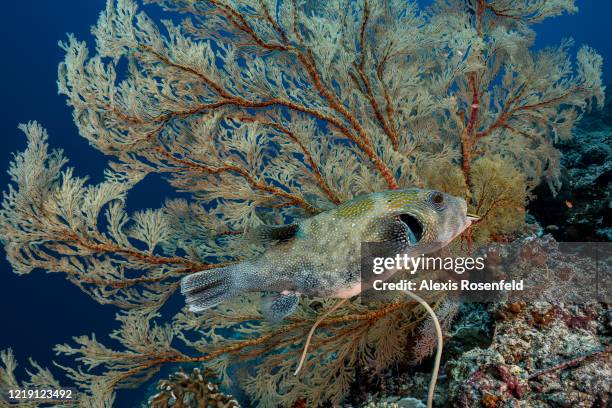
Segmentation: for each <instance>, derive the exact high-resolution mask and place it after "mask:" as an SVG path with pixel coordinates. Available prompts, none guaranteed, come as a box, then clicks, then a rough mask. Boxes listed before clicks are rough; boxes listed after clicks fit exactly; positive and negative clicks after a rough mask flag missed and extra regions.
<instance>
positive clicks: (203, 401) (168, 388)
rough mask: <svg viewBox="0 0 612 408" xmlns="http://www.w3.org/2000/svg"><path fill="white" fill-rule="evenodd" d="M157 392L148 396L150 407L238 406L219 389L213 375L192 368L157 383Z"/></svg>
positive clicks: (197, 407)
mask: <svg viewBox="0 0 612 408" xmlns="http://www.w3.org/2000/svg"><path fill="white" fill-rule="evenodd" d="M157 388H158V389H159V390H160V392H159V393H157V394H155V395H153V396H152V397H151V398H149V406H150V407H151V408H169V407H176V408H240V405H238V402H237V401H236V400H235V399H233V398H232V396H231V395H225V394H223V393H222V392H221V391H219V386H218V385H217V384H216V383H215V382H214V375H213V374H212V373H210V372H204V373H202V371H201V370H200V369H199V368H194V369H193V371H192V372H191V373H190V374H187V373H185V371H184V370H182V369H181V370H179V371H178V372H176V373H173V374H171V375H170V376H169V377H168V378H167V379H165V380H161V381H160V382H159V384H158V385H157Z"/></svg>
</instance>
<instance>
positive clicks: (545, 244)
mask: <svg viewBox="0 0 612 408" xmlns="http://www.w3.org/2000/svg"><path fill="white" fill-rule="evenodd" d="M526 243H531V247H527V246H526ZM559 246H560V245H559V244H558V243H556V242H555V241H554V239H552V237H550V236H545V237H543V238H535V237H526V238H523V239H521V240H517V241H515V242H513V243H512V244H495V245H493V246H492V247H491V248H489V251H490V252H491V253H493V252H494V250H497V251H500V250H502V249H504V250H506V251H508V252H513V251H516V253H517V254H518V255H519V256H521V257H523V261H522V262H516V263H514V265H516V267H517V269H520V271H519V272H518V273H517V276H521V277H524V278H527V277H529V276H532V277H534V278H533V279H529V280H530V281H533V282H534V284H533V288H534V290H532V291H529V290H527V291H526V293H525V294H524V296H523V295H522V296H521V299H520V300H510V301H503V302H500V301H497V302H495V303H487V304H479V303H472V304H464V305H463V306H462V308H461V311H462V313H460V314H459V315H458V317H457V319H456V321H455V323H454V324H453V325H452V326H451V327H450V328H449V331H448V333H449V335H452V336H453V338H452V339H451V341H450V342H449V343H448V344H447V346H446V347H445V354H444V356H445V358H444V366H443V369H442V375H441V376H440V383H439V385H438V389H437V391H436V396H435V402H436V404H435V405H436V406H452V407H466V408H467V407H470V408H475V407H512V406H521V407H526V408H529V407H600V406H601V407H604V406H608V405H609V404H610V401H612V400H611V398H612V388H611V387H610V378H612V359H610V352H612V348H611V347H612V345H611V340H612V324H611V320H610V319H611V316H612V310H611V309H610V306H609V303H598V302H596V301H595V300H594V297H593V296H587V297H584V296H585V295H584V294H583V295H580V296H577V295H576V293H574V292H576V291H577V290H573V289H568V288H576V289H578V288H580V287H581V286H588V287H592V285H587V284H586V282H587V281H580V279H583V278H582V276H583V275H585V274H588V273H589V268H591V269H593V268H594V266H593V264H592V263H591V262H590V261H589V260H585V259H584V258H582V257H577V256H575V255H572V254H569V253H562V252H560V251H559ZM525 248H529V249H525ZM533 248H539V250H534V249H533ZM541 254H544V256H543V257H542V256H541ZM506 256H507V255H506ZM534 257H535V258H534ZM534 259H538V260H539V261H536V262H534ZM546 271H549V272H550V271H554V272H560V273H559V276H555V277H554V281H553V282H548V283H549V285H547V286H551V287H552V286H555V285H554V283H556V282H557V281H560V282H558V287H557V288H556V289H551V290H549V291H547V290H541V289H540V288H542V287H543V286H542V285H541V282H545V280H544V279H545V278H541V280H540V281H537V280H536V279H535V277H539V276H542V275H545V274H546ZM560 276H562V279H559V278H560ZM565 279H568V280H569V281H570V282H571V281H573V283H570V285H569V286H565V282H563V281H564V280H565ZM576 279H578V280H576ZM567 292H572V293H567ZM564 293H565V295H564ZM466 329H468V330H467V331H466ZM470 330H473V331H476V332H478V333H480V336H481V339H480V342H479V343H478V342H474V341H473V340H471V336H470ZM466 335H467V336H468V337H467V339H466V337H463V338H462V336H466ZM426 370H427V365H425V366H418V367H412V368H411V369H405V370H401V371H400V372H397V371H395V370H393V369H391V370H386V371H384V372H383V374H382V380H381V384H379V385H377V384H374V383H372V384H371V385H370V387H369V390H370V392H371V393H372V394H371V395H370V396H369V397H363V398H364V399H366V400H368V399H369V401H368V403H370V404H371V405H372V406H376V405H375V404H376V403H378V402H379V401H380V402H381V403H385V402H386V401H388V400H397V399H401V398H417V399H420V400H422V399H423V398H424V396H425V395H426V393H427V379H428V373H427V371H426ZM376 390H379V391H378V392H376ZM357 406H359V405H357ZM383 406H384V405H383Z"/></svg>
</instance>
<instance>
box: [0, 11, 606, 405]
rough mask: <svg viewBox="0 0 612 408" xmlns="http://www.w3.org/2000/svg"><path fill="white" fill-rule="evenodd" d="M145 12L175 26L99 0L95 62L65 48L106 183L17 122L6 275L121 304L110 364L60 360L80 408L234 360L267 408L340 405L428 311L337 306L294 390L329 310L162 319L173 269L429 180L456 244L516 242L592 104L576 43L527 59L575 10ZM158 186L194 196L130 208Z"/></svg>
mask: <svg viewBox="0 0 612 408" xmlns="http://www.w3.org/2000/svg"><path fill="white" fill-rule="evenodd" d="M152 2H154V3H158V4H159V5H160V6H162V7H164V8H165V9H166V10H167V11H168V12H169V18H170V19H168V20H164V21H163V22H162V25H161V26H159V25H157V24H156V23H155V22H154V21H153V20H152V19H151V18H149V17H148V16H147V14H145V13H144V12H140V11H138V8H137V5H136V3H135V2H134V1H132V0H117V1H112V0H108V2H107V6H106V9H105V10H104V11H103V12H102V13H101V15H100V18H99V20H98V23H97V24H96V25H95V26H94V27H93V30H92V32H93V34H94V36H95V39H96V50H95V51H96V52H95V54H94V55H93V56H91V55H90V54H89V51H88V49H87V46H86V44H85V43H84V42H80V41H78V40H77V39H76V38H75V37H74V36H72V35H70V36H69V38H68V40H67V41H66V42H63V43H62V44H61V46H62V48H63V49H64V50H65V51H66V57H65V60H64V62H62V63H61V64H60V67H59V71H58V74H59V81H58V83H59V90H60V92H61V93H62V94H64V95H65V96H66V97H67V100H68V104H69V105H70V106H71V107H72V108H73V112H74V115H73V116H74V120H75V123H76V125H77V127H78V129H79V132H80V134H81V135H82V136H83V137H85V138H86V139H87V140H88V141H89V142H90V143H91V145H92V146H93V147H94V148H96V149H98V150H100V151H101V152H103V153H105V154H107V155H108V156H110V157H111V158H112V161H111V162H110V165H109V169H108V171H107V172H106V178H105V180H104V181H103V182H101V183H99V184H88V183H87V180H86V179H83V178H79V177H76V176H74V174H73V172H72V170H71V169H66V168H65V167H64V166H65V164H66V159H65V158H64V156H63V155H62V153H61V152H60V151H53V152H49V151H48V147H47V135H46V133H45V131H44V129H42V127H41V126H40V125H38V124H36V123H29V124H26V125H22V126H21V129H22V130H23V131H24V132H25V133H26V136H27V138H28V147H27V149H26V150H25V151H24V152H22V153H19V154H17V155H16V156H15V158H14V160H13V163H12V165H11V167H10V170H9V171H10V175H11V177H12V182H13V184H12V185H11V186H9V188H8V191H7V192H6V193H5V195H4V200H3V203H2V208H1V209H0V232H1V234H0V236H1V237H2V238H0V239H1V240H2V243H3V245H4V247H5V250H6V253H7V258H8V260H9V261H10V263H11V265H12V267H13V269H14V271H15V272H16V273H18V274H28V273H30V272H32V271H33V270H35V269H42V270H45V271H48V272H54V273H63V274H64V275H65V276H66V278H67V279H69V280H70V281H71V282H73V283H74V284H76V285H77V286H79V288H81V289H82V290H83V291H84V292H85V293H87V294H88V295H90V296H91V297H92V298H94V299H95V300H96V301H98V302H99V303H101V304H111V305H115V306H117V307H119V308H121V309H123V310H122V311H121V312H120V314H119V315H118V321H119V323H120V327H119V328H118V329H117V330H116V331H115V332H113V333H112V334H111V337H112V338H113V339H114V340H117V341H118V342H119V343H120V344H121V346H122V347H123V349H122V350H113V349H110V348H108V347H107V346H105V345H103V344H102V343H100V342H99V341H98V340H97V339H96V338H95V336H79V337H75V338H74V343H76V345H58V346H57V347H56V351H57V352H58V353H62V354H67V355H74V356H75V357H76V360H77V362H78V363H79V364H81V367H78V368H74V367H63V368H64V369H65V370H66V373H67V374H68V376H69V377H70V378H71V379H72V380H73V381H74V383H75V385H76V386H77V387H79V389H80V390H81V392H82V401H83V402H82V404H83V405H82V406H92V407H93V406H96V407H102V406H111V405H112V402H113V400H114V398H115V390H116V389H118V388H122V387H136V386H138V385H139V384H141V383H143V382H144V381H146V380H148V379H150V378H152V377H153V376H154V375H155V373H156V372H157V371H158V370H159V369H160V367H161V366H162V365H164V364H171V363H188V362H189V363H193V362H201V363H206V366H207V367H210V368H211V369H214V370H215V371H217V372H218V373H219V375H220V376H221V379H223V380H228V381H229V379H230V377H229V375H228V373H227V369H228V367H230V366H231V365H232V364H234V363H237V362H240V361H248V362H249V364H248V366H247V367H246V368H245V372H246V374H245V376H246V378H244V379H243V381H242V384H241V385H243V386H244V387H245V388H246V391H247V393H248V394H249V396H250V397H251V398H252V399H253V400H254V401H256V402H257V403H259V404H260V405H261V406H277V405H283V406H290V405H292V404H294V403H295V402H296V401H304V402H306V403H307V404H308V406H314V405H317V404H319V403H322V402H324V401H330V402H331V403H339V402H341V401H342V399H343V398H344V396H345V395H346V394H347V392H348V391H349V388H350V385H351V382H352V381H353V379H354V377H355V375H356V373H357V370H358V368H361V367H370V368H373V369H374V370H380V369H383V368H384V367H386V366H388V365H389V364H391V363H393V362H395V361H398V360H400V359H402V358H404V357H405V355H406V351H405V345H406V338H407V337H410V336H415V335H418V331H417V329H418V326H419V324H420V322H421V321H422V320H423V319H424V318H425V315H424V312H423V310H422V309H421V308H420V307H418V305H415V304H414V303H409V302H406V301H402V302H400V301H395V302H390V303H373V304H368V305H363V304H359V303H357V302H350V303H348V304H347V305H346V306H345V307H343V308H341V309H339V310H338V311H336V312H334V313H333V314H331V315H330V316H329V318H327V319H325V321H323V322H322V323H321V326H320V330H319V331H318V332H317V334H316V335H315V337H314V338H313V342H312V345H311V347H310V355H309V358H308V359H307V360H306V362H305V366H304V369H303V372H301V373H300V375H299V376H293V375H292V373H293V370H294V369H295V367H294V365H295V364H296V362H297V360H298V358H299V353H300V352H301V345H302V342H303V340H304V336H305V334H306V333H307V331H308V329H309V328H310V326H311V325H312V323H313V322H314V321H315V320H316V318H317V315H318V314H319V313H320V312H321V311H323V310H326V309H328V308H329V307H331V303H330V301H327V300H319V299H308V300H305V301H303V304H302V306H301V308H300V309H299V310H298V312H296V314H294V315H292V316H291V317H289V318H288V319H287V320H286V321H285V322H284V323H283V324H281V325H272V324H270V323H268V322H266V321H265V320H264V319H263V318H262V316H261V314H260V299H259V297H258V296H255V295H252V296H251V295H248V296H243V297H241V298H239V299H237V300H235V301H233V302H227V303H226V304H222V305H221V306H220V307H218V308H216V309H214V310H212V311H211V312H210V313H205V314H203V315H202V316H194V315H192V314H190V313H188V312H180V313H178V314H177V315H176V316H174V318H173V319H172V321H171V323H168V319H166V320H165V321H166V322H163V321H162V319H161V317H160V315H159V313H158V311H159V309H160V307H161V306H162V305H163V304H164V303H165V302H166V301H167V299H168V298H169V297H170V296H172V295H173V294H174V293H175V292H176V290H177V288H178V285H179V284H178V282H179V279H180V278H181V277H182V276H185V274H188V273H192V272H195V271H201V270H205V269H208V268H213V267H217V266H219V265H220V264H224V263H231V262H236V261H238V260H241V259H245V258H248V257H250V256H252V255H254V254H256V253H259V252H260V251H262V250H263V248H262V247H261V246H260V245H257V244H256V243H253V242H250V241H248V240H244V239H241V236H242V234H243V232H244V231H246V230H248V229H249V228H252V227H254V226H256V225H257V224H260V223H264V222H265V223H270V224H274V223H283V222H286V221H290V220H292V219H295V218H296V217H307V216H309V215H311V214H315V213H317V212H319V211H321V210H323V209H326V208H330V207H331V206H334V205H336V204H338V203H340V202H343V201H345V200H347V199H350V198H352V197H354V196H356V195H358V194H361V193H366V192H371V191H380V190H384V189H394V188H398V187H406V186H423V187H425V186H427V187H432V188H439V189H443V190H445V191H447V192H449V193H451V194H456V195H460V196H463V197H464V198H466V199H467V200H468V201H469V202H470V207H471V210H473V211H477V212H478V213H479V215H481V216H482V222H481V223H480V224H479V225H477V226H476V227H475V228H474V232H473V235H472V236H467V237H466V238H467V239H468V240H472V241H473V240H479V241H487V240H490V239H492V238H495V237H497V236H499V235H504V234H508V233H511V232H513V231H516V230H518V229H520V228H521V227H522V219H523V211H524V207H525V205H526V202H527V199H528V197H529V192H530V191H531V189H533V188H534V186H535V185H536V184H537V183H539V182H540V181H541V180H542V179H543V178H544V179H546V180H548V181H549V182H550V184H551V185H552V186H553V187H555V185H556V183H557V179H556V177H557V164H558V152H557V151H556V150H555V149H554V147H553V143H554V142H555V141H556V140H559V139H563V138H567V137H569V136H570V135H571V128H572V125H573V123H574V122H575V120H576V119H577V118H578V117H579V116H580V115H581V114H582V112H584V111H585V110H587V109H589V108H590V107H591V106H592V105H593V104H594V102H595V103H598V104H600V103H601V99H602V95H603V87H602V85H601V80H600V71H601V57H599V56H598V55H597V54H596V53H595V52H594V51H593V50H592V49H591V48H589V47H588V46H583V47H581V48H580V49H579V50H578V54H577V59H576V65H575V69H574V67H573V65H572V63H571V62H570V58H569V56H568V53H569V49H570V46H571V42H569V41H566V42H564V43H563V44H562V45H561V46H560V47H556V48H547V49H543V50H541V51H531V50H530V47H531V46H532V44H533V41H534V35H535V34H534V32H533V31H532V30H531V29H530V28H529V26H530V25H531V24H533V23H537V22H539V21H541V20H543V19H545V18H547V17H551V16H556V15H559V14H561V13H564V12H575V11H576V7H575V6H574V4H573V2H572V1H570V0H525V1H509V0H496V1H485V0H469V1H464V0H447V1H438V2H436V3H435V4H434V5H432V6H431V7H430V8H429V9H428V10H426V11H420V10H419V9H418V7H417V5H416V3H412V2H406V1H399V0H397V1H367V0H364V1H348V2H345V1H339V0H338V1H325V2H301V1H299V2H298V1H290V0H286V1H281V0H279V1H271V0H259V1H256V0H249V1H237V0H236V1H232V0H203V1H191V0H158V1H152ZM182 15H184V16H185V18H183V19H182V20H181V19H180V16H182ZM153 173H157V174H162V175H164V176H165V177H166V178H167V180H168V181H169V182H170V184H171V185H172V186H174V187H175V188H176V189H177V190H178V191H182V192H186V193H188V194H189V200H186V199H170V200H168V201H167V202H166V203H165V205H164V206H163V207H162V208H159V209H147V210H144V211H138V212H135V213H134V214H131V215H130V214H128V213H127V212H126V211H125V201H126V199H127V196H128V192H129V191H130V189H131V188H132V187H133V186H134V185H135V184H136V183H138V182H139V181H141V180H142V179H144V178H145V177H146V176H147V175H149V174H153ZM430 300H431V301H432V302H435V303H439V302H440V301H441V297H440V296H437V297H436V298H435V299H430ZM74 343H73V344H74ZM5 365H6V362H5ZM9 371H10V370H9ZM3 375H5V374H3ZM35 380H36V377H35V378H34V379H33V380H32V381H35ZM49 381H51V380H50V379H49Z"/></svg>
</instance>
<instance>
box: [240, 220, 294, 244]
mask: <svg viewBox="0 0 612 408" xmlns="http://www.w3.org/2000/svg"><path fill="white" fill-rule="evenodd" d="M298 229H299V226H298V224H286V225H259V226H257V227H255V228H253V229H252V230H251V231H250V232H249V237H250V238H251V239H252V240H254V241H257V242H261V241H264V242H271V241H279V242H285V241H289V240H291V239H293V238H294V237H295V235H296V234H297V232H298Z"/></svg>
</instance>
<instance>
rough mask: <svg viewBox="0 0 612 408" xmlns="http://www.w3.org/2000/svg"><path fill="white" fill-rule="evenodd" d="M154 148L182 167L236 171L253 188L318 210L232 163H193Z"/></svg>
mask: <svg viewBox="0 0 612 408" xmlns="http://www.w3.org/2000/svg"><path fill="white" fill-rule="evenodd" d="M155 150H156V151H158V152H159V153H160V154H161V155H162V156H164V157H165V158H166V159H168V160H170V161H172V162H175V163H179V164H181V165H183V166H184V167H186V168H188V169H191V170H196V171H199V172H204V173H207V174H220V173H224V172H232V173H236V174H238V175H240V176H241V177H243V178H244V179H245V180H246V181H247V183H249V185H250V186H251V187H253V188H255V189H256V190H261V191H265V192H267V193H270V194H272V195H273V196H277V197H282V198H285V199H287V200H289V201H290V202H293V203H295V204H297V205H299V206H300V207H302V208H303V209H304V210H306V211H307V212H309V213H311V214H315V213H317V212H319V211H318V209H317V208H315V207H314V206H312V205H311V204H309V203H308V202H306V200H304V199H303V198H302V197H300V196H298V195H296V194H291V193H288V192H286V191H284V190H282V189H281V188H279V187H274V186H271V185H269V184H266V183H263V182H260V181H257V180H256V179H255V178H254V177H253V176H252V175H251V174H250V173H249V172H248V171H246V170H245V169H243V168H242V167H239V166H236V165H233V164H224V165H222V166H218V167H212V166H207V165H204V164H200V163H195V162H192V161H189V160H185V159H181V158H178V157H175V156H173V155H172V154H170V153H168V152H167V151H165V150H163V149H162V148H159V147H158V148H156V149H155Z"/></svg>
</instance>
